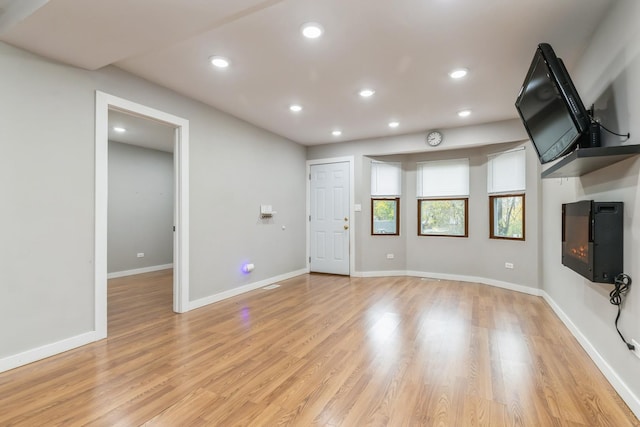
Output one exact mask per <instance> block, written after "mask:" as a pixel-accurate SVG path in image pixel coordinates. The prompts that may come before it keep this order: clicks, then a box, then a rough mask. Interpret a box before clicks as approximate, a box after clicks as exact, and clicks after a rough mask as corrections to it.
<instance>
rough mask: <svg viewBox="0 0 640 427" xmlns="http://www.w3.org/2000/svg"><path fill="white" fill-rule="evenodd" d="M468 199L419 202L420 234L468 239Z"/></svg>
mask: <svg viewBox="0 0 640 427" xmlns="http://www.w3.org/2000/svg"><path fill="white" fill-rule="evenodd" d="M467 210H468V199H446V200H445V199H439V200H419V201H418V221H419V225H418V234H419V235H421V236H456V237H466V236H467V235H468V230H467Z"/></svg>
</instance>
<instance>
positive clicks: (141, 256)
mask: <svg viewBox="0 0 640 427" xmlns="http://www.w3.org/2000/svg"><path fill="white" fill-rule="evenodd" d="M136 256H137V257H138V258H144V252H138V255H136Z"/></svg>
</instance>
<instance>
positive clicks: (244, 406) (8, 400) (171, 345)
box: [0, 271, 639, 427]
mask: <svg viewBox="0 0 640 427" xmlns="http://www.w3.org/2000/svg"><path fill="white" fill-rule="evenodd" d="M171 298H172V295H171V271H164V272H155V273H148V274H144V275H139V276H132V277H127V278H120V279H114V280H111V281H110V283H109V338H108V339H107V340H104V341H101V342H98V343H95V344H91V345H88V346H85V347H82V348H79V349H76V350H73V351H69V352H67V353H64V354H61V355H58V356H55V357H52V358H49V359H47V360H44V361H40V362H37V363H33V364H31V365H28V366H24V367H21V368H18V369H15V370H12V371H9V372H5V373H3V374H0V425H1V426H8V425H27V426H52V425H65V426H67V425H69V426H73V425H99V426H115V425H122V426H136V425H142V424H145V423H146V424H148V425H166V426H186V425H214V426H236V425H238V426H244V425H256V426H278V425H291V426H309V425H321V426H357V427H359V426H368V425H375V426H385V425H386V426H431V425H443V426H489V425H490V426H513V425H518V426H616V427H621V426H637V425H639V423H638V420H637V419H636V418H635V417H634V416H633V414H632V413H631V412H630V410H629V409H628V408H627V406H626V405H625V404H624V403H623V402H622V401H621V399H620V397H619V396H618V395H617V394H616V393H615V391H614V390H613V389H612V387H611V386H610V385H609V383H608V382H607V381H606V380H605V378H604V377H603V375H602V374H601V373H600V372H599V371H598V370H597V368H596V367H595V365H594V364H593V362H592V361H591V360H590V359H589V358H588V356H587V355H586V353H585V352H584V351H583V350H582V348H581V347H580V345H579V344H578V343H577V341H576V340H575V339H574V338H573V337H572V336H571V334H570V333H569V331H568V330H567V329H566V328H565V327H564V326H563V325H562V323H561V322H560V320H559V319H558V318H557V317H556V316H555V314H554V313H553V312H552V311H551V309H550V308H549V307H548V306H547V305H546V303H545V302H544V301H543V300H542V299H541V298H538V297H534V296H530V295H525V294H520V293H517V292H511V291H506V290H502V289H498V288H493V287H490V286H485V285H478V284H473V283H462V282H450V281H435V280H421V279H419V278H404V277H403V278H367V279H362V278H348V277H335V276H328V275H304V276H300V277H297V278H294V279H291V280H287V281H285V282H282V283H281V287H279V288H277V289H273V290H262V289H261V290H257V291H254V292H251V293H248V294H244V295H241V296H238V297H235V298H233V299H229V300H226V301H223V302H220V303H217V304H213V305H210V306H207V307H203V308H201V309H198V310H194V311H192V312H189V313H186V314H183V315H176V314H174V313H172V312H171Z"/></svg>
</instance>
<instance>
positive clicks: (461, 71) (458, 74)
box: [449, 68, 469, 79]
mask: <svg viewBox="0 0 640 427" xmlns="http://www.w3.org/2000/svg"><path fill="white" fill-rule="evenodd" d="M468 72H469V70H467V69H466V68H457V69H455V70H452V71H451V72H450V73H449V77H451V78H452V79H461V78H463V77H464V76H466V75H467V73H468Z"/></svg>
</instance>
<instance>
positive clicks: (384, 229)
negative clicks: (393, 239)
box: [371, 197, 400, 236]
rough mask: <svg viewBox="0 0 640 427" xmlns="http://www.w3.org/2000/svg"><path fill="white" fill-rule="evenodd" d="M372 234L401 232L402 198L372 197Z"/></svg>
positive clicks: (395, 234) (381, 234)
mask: <svg viewBox="0 0 640 427" xmlns="http://www.w3.org/2000/svg"><path fill="white" fill-rule="evenodd" d="M371 234H372V235H378V236H398V235H399V234H400V198H398V197H396V198H395V199H382V198H380V199H374V198H372V199H371Z"/></svg>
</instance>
